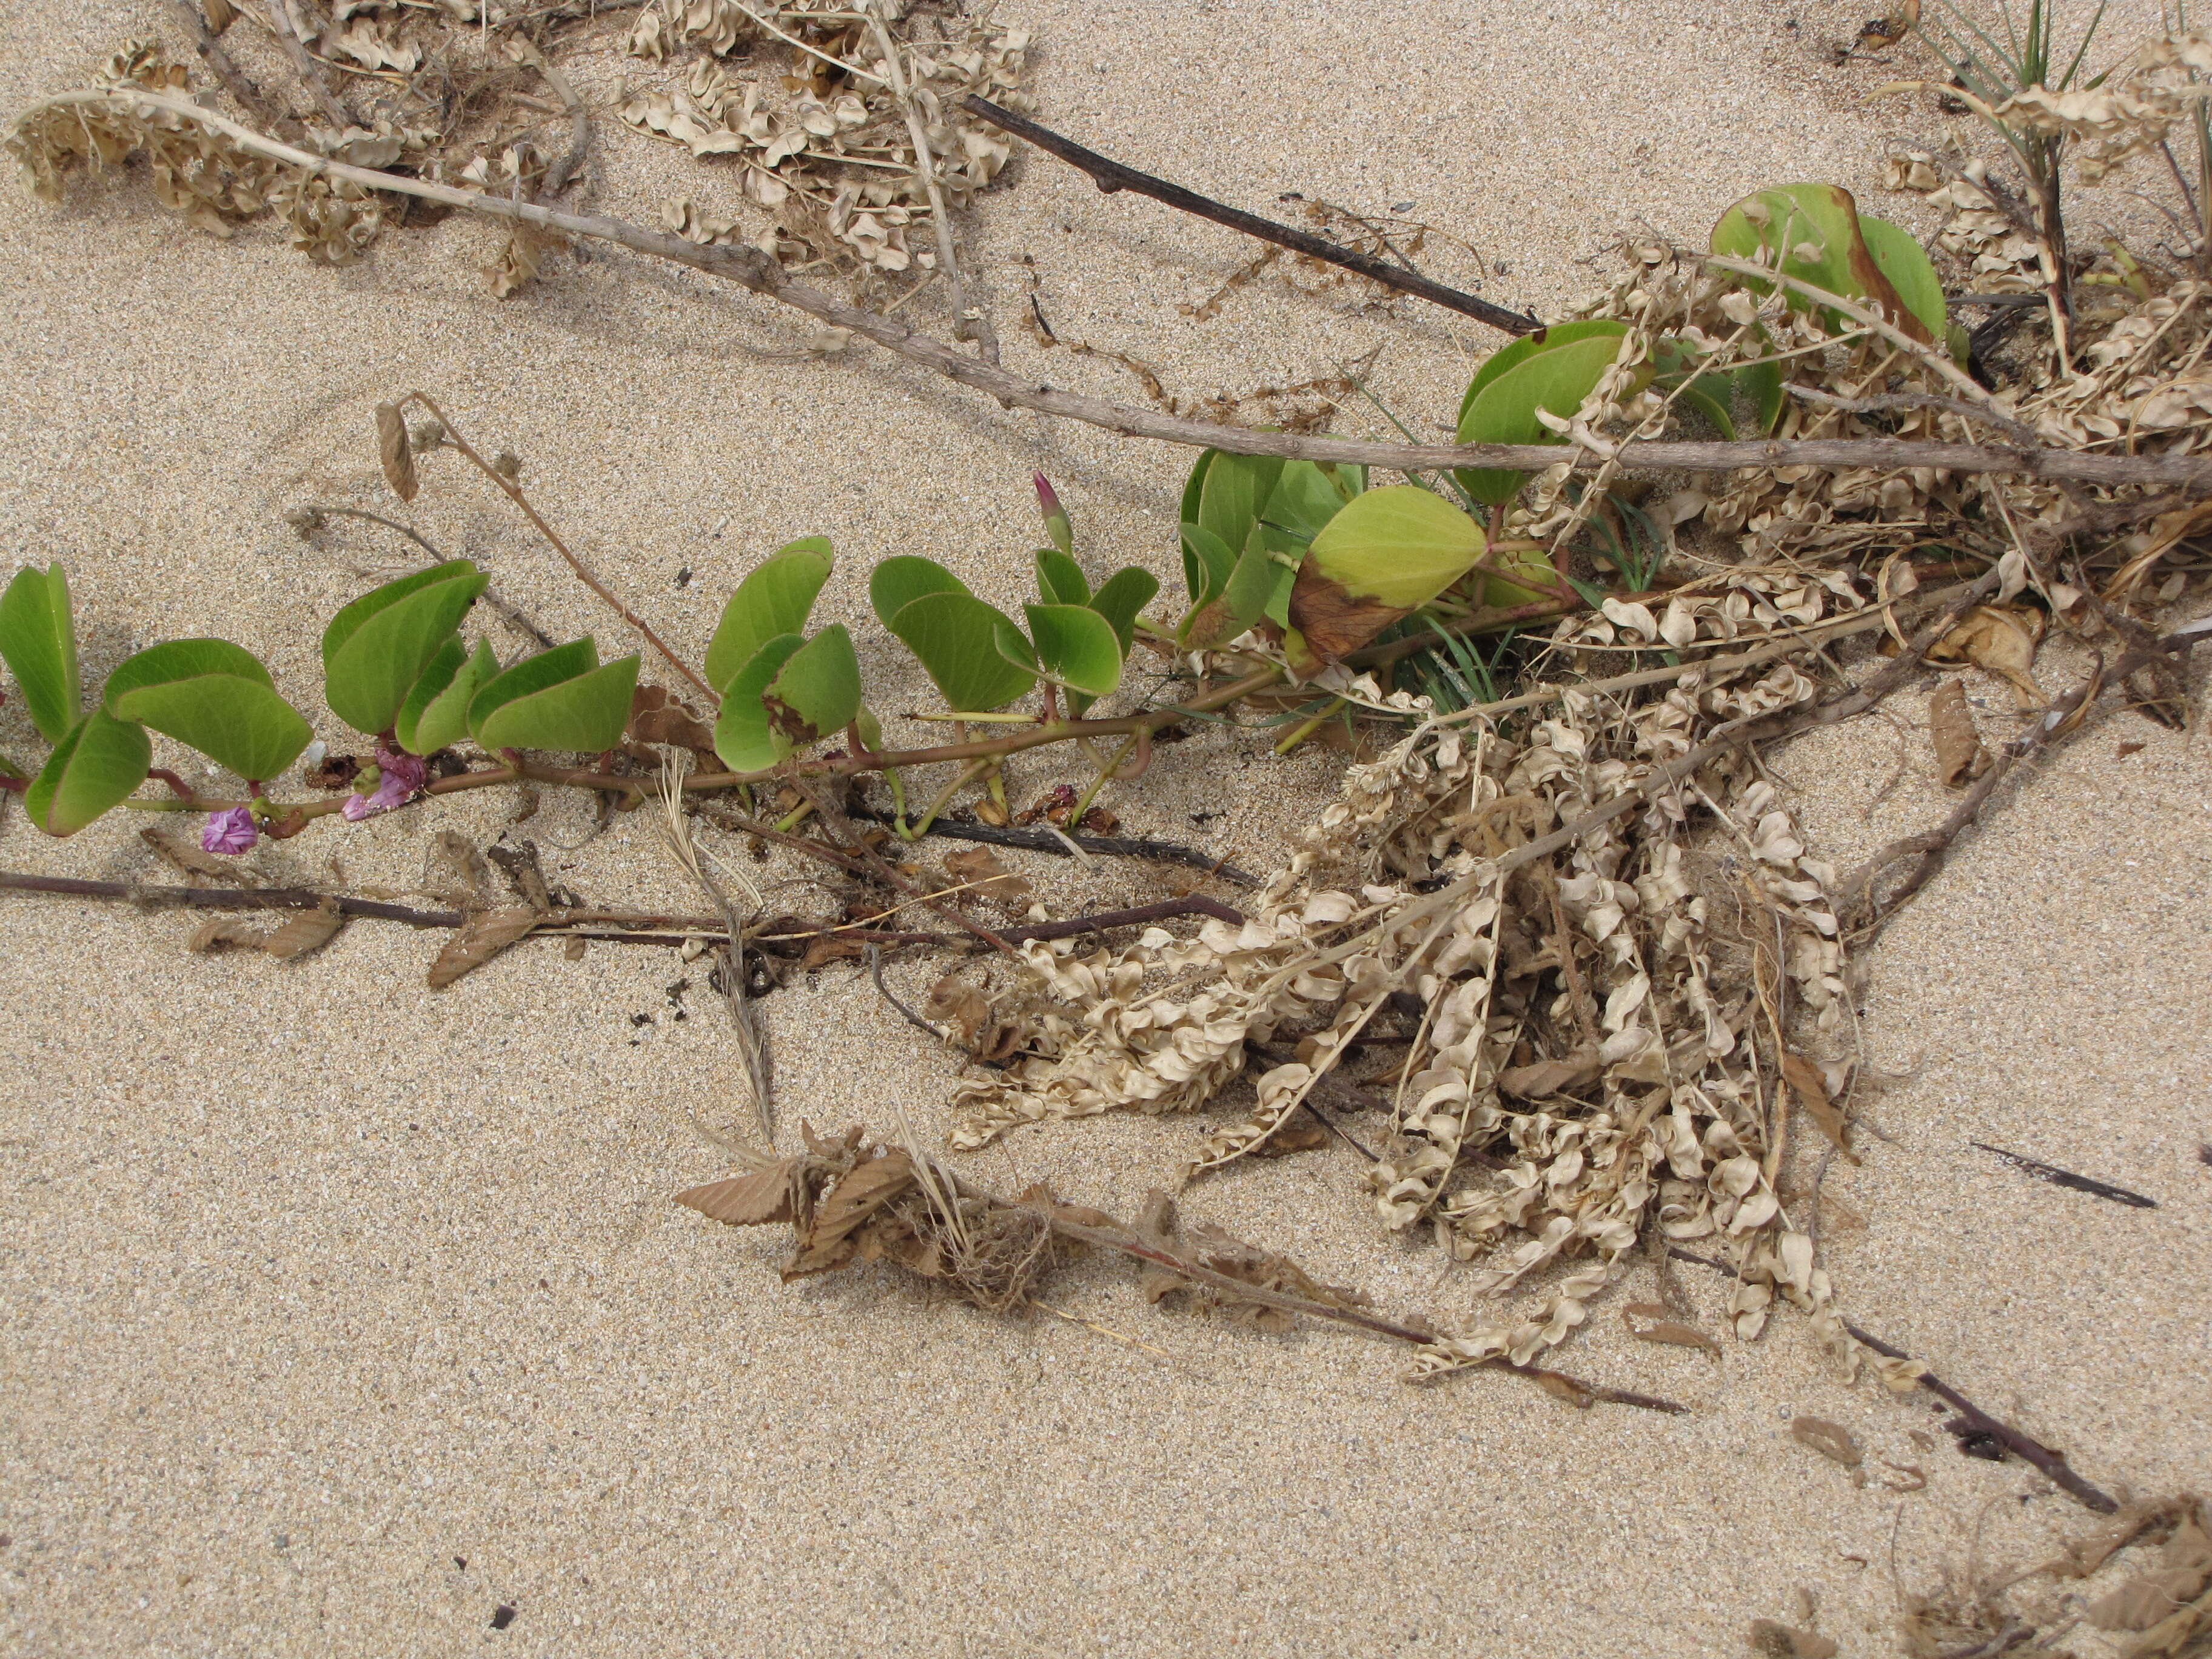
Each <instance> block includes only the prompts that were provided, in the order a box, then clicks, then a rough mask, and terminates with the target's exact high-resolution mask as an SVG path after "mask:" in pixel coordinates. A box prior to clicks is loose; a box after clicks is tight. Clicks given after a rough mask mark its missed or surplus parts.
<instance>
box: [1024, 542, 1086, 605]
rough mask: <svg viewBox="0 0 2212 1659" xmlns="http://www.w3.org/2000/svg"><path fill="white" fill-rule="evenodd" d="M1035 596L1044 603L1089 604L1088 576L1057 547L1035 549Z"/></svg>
mask: <svg viewBox="0 0 2212 1659" xmlns="http://www.w3.org/2000/svg"><path fill="white" fill-rule="evenodd" d="M1036 577H1037V597H1038V598H1039V599H1042V600H1043V601H1044V602H1045V603H1046V604H1047V605H1088V604H1090V603H1091V582H1090V579H1089V578H1088V577H1086V576H1085V575H1084V574H1083V567H1082V566H1081V565H1079V564H1078V563H1076V562H1075V561H1074V560H1073V559H1071V558H1070V557H1068V556H1067V555H1066V554H1065V553H1063V552H1061V551H1060V550H1059V549H1058V548H1056V547H1040V548H1039V549H1037V550H1036Z"/></svg>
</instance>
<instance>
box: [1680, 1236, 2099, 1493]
mask: <svg viewBox="0 0 2212 1659" xmlns="http://www.w3.org/2000/svg"><path fill="white" fill-rule="evenodd" d="M1667 1254H1668V1255H1670V1256H1673V1257H1674V1259H1675V1260H1676V1261H1693V1262H1695V1263H1696V1264H1697V1265H1698V1266H1699V1267H1710V1268H1711V1269H1712V1270H1713V1271H1714V1272H1715V1273H1725V1274H1727V1275H1728V1276H1729V1278H1730V1279H1733V1278H1735V1276H1736V1270H1735V1268H1734V1267H1729V1264H1728V1263H1727V1262H1725V1261H1717V1260H1715V1259H1714V1258H1713V1257H1711V1256H1709V1255H1699V1254H1697V1252H1696V1251H1694V1250H1686V1249H1682V1248H1681V1246H1680V1245H1679V1244H1676V1245H1669V1246H1668V1249H1667ZM1844 1329H1845V1330H1847V1331H1849V1332H1850V1334H1851V1337H1852V1340H1855V1341H1857V1342H1861V1343H1863V1344H1864V1345H1865V1346H1868V1347H1869V1348H1871V1349H1873V1350H1874V1351H1875V1352H1876V1353H1878V1354H1881V1356H1882V1357H1883V1358H1887V1359H1910V1358H1911V1355H1910V1354H1908V1353H1906V1352H1905V1350H1904V1349H1902V1348H1893V1347H1892V1346H1890V1345H1889V1344H1888V1343H1887V1342H1885V1341H1883V1340H1881V1338H1880V1337H1878V1336H1873V1335H1870V1334H1868V1333H1867V1332H1865V1331H1863V1330H1861V1329H1860V1328H1858V1327H1857V1326H1856V1325H1854V1324H1852V1323H1851V1322H1850V1321H1849V1320H1848V1319H1847V1320H1845V1321H1844ZM1919 1381H1920V1386H1921V1387H1922V1388H1923V1389H1927V1390H1928V1392H1929V1393H1930V1394H1932V1395H1935V1396H1936V1398H1937V1399H1939V1400H1942V1401H1944V1403H1946V1404H1947V1405H1948V1406H1950V1407H1952V1409H1953V1410H1954V1411H1956V1412H1958V1413H1960V1415H1961V1416H1962V1417H1964V1418H1966V1420H1967V1422H1968V1423H1969V1425H1972V1428H1973V1430H1974V1431H1976V1432H1978V1433H1981V1434H1987V1435H1990V1436H1992V1437H1995V1438H1996V1439H1997V1440H2000V1441H2002V1442H2003V1443H2004V1445H2005V1448H2006V1449H2007V1450H2008V1451H2012V1452H2015V1453H2017V1454H2018V1455H2020V1456H2021V1457H2022V1458H2024V1459H2026V1460H2027V1462H2030V1463H2033V1465H2034V1466H2035V1467H2036V1468H2039V1469H2040V1470H2042V1471H2043V1473H2044V1474H2046V1475H2048V1476H2050V1477H2051V1480H2053V1481H2054V1482H2056V1483H2057V1485H2058V1486H2063V1487H2064V1488H2065V1489H2066V1490H2067V1491H2068V1492H2071V1493H2072V1494H2073V1495H2074V1496H2075V1498H2078V1499H2080V1500H2081V1503H2082V1504H2083V1505H2084V1506H2085V1507H2087V1508H2088V1509H2092V1510H2095V1511H2096V1512H2097V1513H2098V1514H2099V1515H2111V1514H2112V1513H2113V1512H2114V1511H2115V1510H2118V1508H2119V1505H2118V1504H2116V1503H2114V1502H2113V1501H2112V1498H2109V1497H2107V1496H2106V1494H2105V1493H2104V1492H2100V1491H2099V1490H2098V1489H2097V1488H2096V1487H2094V1486H2091V1485H2090V1484H2089V1483H2088V1482H2087V1480H2083V1479H2082V1478H2081V1476H2080V1475H2078V1474H2075V1473H2074V1471H2073V1469H2072V1468H2070V1467H2069V1465H2068V1464H2067V1462H2066V1454H2065V1453H2064V1452H2061V1451H2054V1450H2052V1449H2051V1448H2050V1447H2048V1446H2046V1445H2045V1444H2044V1443H2042V1442H2041V1441H2039V1440H2038V1439H2036V1438H2034V1437H2033V1436H2031V1435H2027V1434H2023V1433H2022V1432H2021V1431H2020V1430H2018V1429H2015V1428H2014V1427H2013V1426H2012V1425H2010V1424H2009V1423H2004V1422H2001V1421H1999V1420H1998V1419H1996V1418H1994V1417H1991V1416H1990V1414H1989V1413H1987V1412H1985V1411H1984V1410H1983V1409H1982V1408H1981V1407H1979V1406H1977V1405H1976V1404H1974V1402H1973V1401H1971V1400H1969V1399H1967V1398H1966V1395H1962V1394H1960V1392H1959V1391H1958V1390H1957V1389H1954V1388H1953V1387H1952V1386H1951V1385H1950V1384H1949V1383H1946V1382H1944V1381H1943V1380H1942V1378H1941V1377H1939V1376H1936V1373H1935V1372H1933V1371H1931V1370H1927V1369H1926V1368H1925V1367H1923V1368H1922V1370H1921V1372H1920V1378H1919Z"/></svg>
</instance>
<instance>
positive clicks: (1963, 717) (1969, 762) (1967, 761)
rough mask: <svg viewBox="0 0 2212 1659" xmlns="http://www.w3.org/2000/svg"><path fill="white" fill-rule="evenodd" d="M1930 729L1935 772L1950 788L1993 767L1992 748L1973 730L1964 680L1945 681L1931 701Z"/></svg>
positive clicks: (1929, 702)
mask: <svg viewBox="0 0 2212 1659" xmlns="http://www.w3.org/2000/svg"><path fill="white" fill-rule="evenodd" d="M1928 732H1929V736H1930V737H1931V738H1934V739H1935V743H1936V775H1937V776H1939V777H1941V778H1942V780H1943V787H1945V788H1947V789H1956V788H1958V787H1960V785H1961V784H1964V783H1967V782H1971V781H1972V780H1973V779H1975V778H1978V777H1979V776H1981V775H1982V774H1983V773H1984V772H1986V771H1988V770H1989V769H1990V751H1989V750H1986V749H1984V748H1983V747H1982V739H1981V736H1980V734H1979V733H1978V732H1976V731H1975V730H1974V717H1973V715H1972V714H1970V713H1969V712H1968V711H1967V708H1966V683H1965V682H1964V681H1962V680H1946V681H1944V682H1943V684H1942V686H1941V687H1940V688H1939V689H1938V690H1937V691H1936V695H1935V696H1932V697H1930V698H1929V700H1928Z"/></svg>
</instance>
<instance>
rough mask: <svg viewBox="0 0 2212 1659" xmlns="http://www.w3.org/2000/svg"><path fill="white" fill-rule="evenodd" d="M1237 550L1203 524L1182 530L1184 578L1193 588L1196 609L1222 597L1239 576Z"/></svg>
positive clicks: (1188, 523)
mask: <svg viewBox="0 0 2212 1659" xmlns="http://www.w3.org/2000/svg"><path fill="white" fill-rule="evenodd" d="M1236 570H1237V550H1236V549H1235V548H1233V547H1231V546H1230V545H1229V544H1228V543H1227V542H1225V541H1223V540H1222V539H1221V538H1220V537H1218V536H1217V535H1215V534H1214V533H1213V532H1212V531H1211V530H1208V529H1207V528H1206V526H1204V525H1202V524H1194V523H1190V522H1186V523H1185V524H1184V525H1183V527H1182V577H1183V580H1184V582H1185V583H1186V584H1187V585H1188V586H1189V588H1190V602H1191V605H1193V607H1194V608H1195V607H1198V606H1202V605H1207V604H1210V603H1211V602H1212V601H1213V600H1215V599H1219V598H1220V597H1221V590H1222V589H1223V588H1225V587H1226V586H1229V578H1230V577H1231V575H1233V574H1236Z"/></svg>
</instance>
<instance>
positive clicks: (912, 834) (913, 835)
mask: <svg viewBox="0 0 2212 1659" xmlns="http://www.w3.org/2000/svg"><path fill="white" fill-rule="evenodd" d="M988 764H989V763H988V762H987V761H977V762H975V763H974V764H973V765H971V766H968V767H965V768H963V769H962V770H961V773H960V775H959V776H958V777H957V778H955V779H953V780H952V781H951V782H950V783H948V784H946V785H945V787H944V788H942V789H940V790H939V791H938V793H937V799H935V800H933V801H932V802H930V803H929V810H928V811H926V812H924V813H923V814H922V815H921V821H920V822H919V823H916V824H915V826H914V828H913V829H910V830H908V832H907V837H906V838H907V839H908V841H920V840H921V838H922V837H923V836H926V835H927V834H928V833H929V826H930V825H931V824H933V823H936V822H937V815H938V814H939V812H942V811H944V810H945V805H946V803H947V802H949V801H950V800H951V799H952V797H953V796H954V795H955V794H957V793H959V791H960V789H961V788H962V787H963V786H964V785H966V784H968V783H969V782H970V781H973V780H974V779H975V777H976V776H977V775H980V774H981V772H982V770H983V769H984V768H985V767H986V766H987V765H988Z"/></svg>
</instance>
